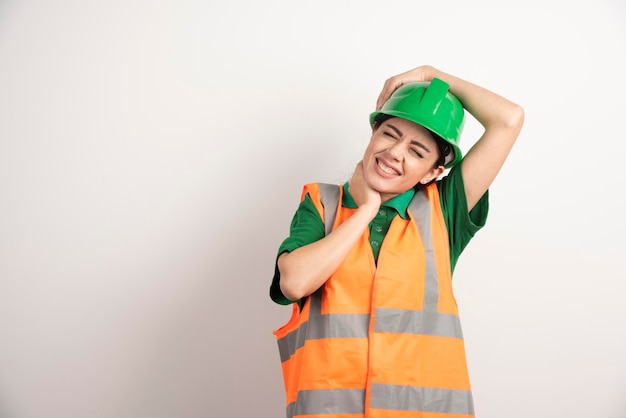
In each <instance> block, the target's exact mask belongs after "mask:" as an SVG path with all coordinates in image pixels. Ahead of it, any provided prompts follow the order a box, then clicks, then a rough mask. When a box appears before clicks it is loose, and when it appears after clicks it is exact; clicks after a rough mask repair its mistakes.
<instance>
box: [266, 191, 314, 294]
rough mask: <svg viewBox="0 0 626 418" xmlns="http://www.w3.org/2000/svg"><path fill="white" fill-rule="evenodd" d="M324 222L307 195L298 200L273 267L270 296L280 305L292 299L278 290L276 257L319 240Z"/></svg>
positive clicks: (278, 276) (278, 273) (278, 280)
mask: <svg viewBox="0 0 626 418" xmlns="http://www.w3.org/2000/svg"><path fill="white" fill-rule="evenodd" d="M324 235H325V230H324V222H323V220H322V218H321V216H320V214H319V212H318V211H317V209H316V208H315V205H314V204H313V200H311V197H310V196H309V195H308V193H307V194H306V195H305V196H304V199H302V201H301V202H300V206H298V209H297V210H296V213H295V214H294V216H293V219H292V220H291V226H290V228H289V236H288V237H287V238H286V239H285V240H284V241H283V242H282V244H281V245H280V247H279V248H278V254H277V256H276V265H275V268H274V278H273V279H272V285H271V286H270V297H271V298H272V300H273V301H274V302H276V303H278V304H281V305H289V304H291V303H293V301H291V300H289V299H287V298H286V297H285V295H283V293H282V292H281V290H280V272H279V271H278V264H277V262H278V257H280V255H281V254H282V253H285V252H291V251H294V250H296V249H298V248H300V247H304V246H305V245H308V244H311V243H313V242H315V241H319V240H320V239H322V238H324Z"/></svg>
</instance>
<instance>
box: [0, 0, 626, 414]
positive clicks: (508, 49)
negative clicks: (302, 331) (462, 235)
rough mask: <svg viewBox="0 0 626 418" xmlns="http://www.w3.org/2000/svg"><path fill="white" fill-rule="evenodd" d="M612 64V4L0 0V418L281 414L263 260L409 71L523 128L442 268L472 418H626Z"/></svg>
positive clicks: (272, 311)
mask: <svg viewBox="0 0 626 418" xmlns="http://www.w3.org/2000/svg"><path fill="white" fill-rule="evenodd" d="M505 4H506V5H505ZM625 52H626V6H625V5H624V3H623V2H622V1H620V0H582V1H578V2H575V1H574V2H572V1H520V2H516V3H513V2H499V1H495V0H494V1H487V0H478V1H460V0H459V1H454V2H451V1H448V2H446V1H429V2H425V1H424V2H420V1H371V0H369V1H339V0H336V1H328V0H317V1H315V2H299V1H287V0H282V1H264V2H255V1H252V0H248V1H228V2H226V1H223V2H217V1H200V0H198V1H190V0H157V1H140V0H123V1H122V0H110V1H99V2H97V1H79V0H67V1H58V2H46V1H42V0H40V1H36V0H33V1H17V0H3V1H1V2H0V417H2V418H74V417H76V418H144V417H145V418H166V417H167V418H200V417H215V418H230V417H232V418H240V417H255V418H257V417H258V418H276V417H282V416H284V395H283V387H282V376H281V371H280V363H279V357H278V351H277V348H276V346H275V341H274V337H273V335H272V330H274V329H275V328H278V327H279V326H280V325H282V324H283V323H284V322H285V321H286V320H287V319H288V317H289V314H290V308H288V307H281V306H278V305H274V304H273V303H272V302H271V301H270V299H269V296H268V291H269V285H270V282H271V279H272V275H273V269H274V259H275V256H276V250H277V248H278V246H279V244H280V242H281V241H282V240H283V239H284V237H285V236H286V235H287V233H288V226H289V222H290V220H291V216H292V214H293V212H294V210H295V209H296V207H297V204H298V200H299V196H300V191H301V187H302V185H303V184H304V183H307V182H310V181H326V182H341V181H344V180H346V179H347V178H348V177H349V176H350V173H351V172H352V169H353V166H354V165H355V164H356V162H357V161H358V160H359V157H360V156H361V154H362V152H363V150H364V149H365V146H366V144H367V141H368V139H369V136H368V135H369V132H368V129H369V128H368V124H367V120H368V115H369V112H371V111H372V110H373V108H374V105H375V101H376V98H377V96H378V92H379V91H380V89H381V87H382V84H383V82H384V80H385V79H386V78H387V77H389V76H392V75H394V74H397V73H400V72H403V71H405V70H408V69H410V68H413V67H415V66H417V65H420V64H431V65H434V66H436V67H439V68H441V69H442V70H444V71H447V72H450V73H453V74H455V75H458V76H460V77H463V78H466V79H468V80H471V81H473V82H475V83H478V84H480V85H483V86H485V87H487V88H489V89H492V90H494V91H497V92H498V93H501V94H502V95H504V96H506V97H508V98H510V99H512V100H513V101H515V102H518V103H520V104H521V105H522V106H523V107H524V108H525V111H526V123H525V126H524V129H523V132H522V134H521V136H520V138H519V140H518V143H517V144H516V146H515V148H514V150H513V152H512V154H511V156H510V158H509V160H508V161H507V163H506V165H505V167H504V169H503V170H502V172H501V174H500V176H499V177H498V179H497V180H496V182H495V183H494V184H493V186H492V188H491V211H490V215H489V220H488V224H487V226H486V227H485V229H484V230H482V231H481V232H480V233H479V234H478V235H477V236H476V238H475V240H474V241H473V242H472V244H470V246H469V247H468V249H467V250H466V252H465V253H464V254H463V256H462V257H461V260H460V261H459V264H458V267H457V270H456V272H455V285H456V295H457V299H458V301H459V304H460V310H461V315H462V321H463V325H464V332H465V336H466V344H467V350H468V357H469V364H470V372H471V376H472V383H473V389H474V396H475V403H476V412H477V416H478V417H482V418H491V417H498V418H500V417H507V418H517V417H519V418H522V417H524V418H526V417H535V418H554V417H567V418H578V417H580V418H583V417H584V418H587V417H593V418H624V417H626V357H625V353H626V304H625V303H624V298H625V295H626V285H625V279H626V273H625V272H624V269H623V262H624V256H626V244H625V243H624V240H623V237H624V236H625V235H626V228H625V222H624V214H625V212H626V205H625V204H624V198H623V193H624V180H625V178H624V171H623V169H622V168H621V165H622V161H623V160H624V158H625V157H624V153H625V151H626V146H625V142H626V140H625V137H626V136H625V134H624V119H625V113H626V105H625V97H626V83H625V81H624V74H626V64H625V63H624V53H625ZM479 134H480V129H478V126H477V124H476V122H475V121H474V120H472V119H469V120H468V122H467V124H466V129H465V133H464V137H463V148H464V149H465V150H467V149H468V148H469V146H470V145H471V144H472V143H473V141H474V140H475V139H476V138H477V136H478V135H479Z"/></svg>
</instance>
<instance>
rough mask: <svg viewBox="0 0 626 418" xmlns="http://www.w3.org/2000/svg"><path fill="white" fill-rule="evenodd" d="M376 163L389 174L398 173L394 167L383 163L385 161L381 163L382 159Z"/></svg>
mask: <svg viewBox="0 0 626 418" xmlns="http://www.w3.org/2000/svg"><path fill="white" fill-rule="evenodd" d="M376 164H377V165H378V167H379V168H380V169H381V170H383V171H384V172H385V173H387V174H396V172H395V171H394V170H393V169H392V168H390V167H387V166H386V165H384V164H383V163H381V162H380V161H376Z"/></svg>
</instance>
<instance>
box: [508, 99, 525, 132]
mask: <svg viewBox="0 0 626 418" xmlns="http://www.w3.org/2000/svg"><path fill="white" fill-rule="evenodd" d="M506 125H507V127H509V128H510V129H514V130H516V131H520V130H521V129H522V125H524V108H523V107H521V106H520V105H518V104H513V106H512V107H511V109H510V110H509V111H508V113H507V119H506Z"/></svg>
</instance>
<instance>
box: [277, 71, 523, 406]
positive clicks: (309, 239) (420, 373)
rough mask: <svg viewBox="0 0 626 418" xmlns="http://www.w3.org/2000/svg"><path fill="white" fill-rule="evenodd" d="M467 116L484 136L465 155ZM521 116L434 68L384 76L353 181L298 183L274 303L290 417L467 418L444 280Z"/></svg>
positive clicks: (466, 388) (453, 315)
mask: <svg viewBox="0 0 626 418" xmlns="http://www.w3.org/2000/svg"><path fill="white" fill-rule="evenodd" d="M463 109H465V110H467V111H468V112H469V113H470V114H472V115H473V116H474V117H475V118H476V120H478V122H480V123H481V124H482V125H483V127H484V128H485V130H484V133H483V135H482V136H481V138H480V139H479V140H478V141H477V142H476V143H475V144H474V146H473V147H472V148H471V150H470V151H469V152H468V153H467V155H466V156H465V157H462V155H461V150H460V148H459V146H458V142H459V137H460V132H461V129H462V125H463V113H464V110H463ZM523 119H524V113H523V110H522V108H521V107H520V106H518V105H516V104H515V103H513V102H511V101H509V100H507V99H505V98H503V97H501V96H499V95H497V94H495V93H493V92H491V91H489V90H487V89H484V88H482V87H479V86H477V85H475V84H472V83H470V82H467V81H465V80H462V79H460V78H458V77H455V76H453V75H450V74H447V73H444V72H442V71H440V70H438V69H435V68H433V67H431V66H421V67H417V68H415V69H413V70H410V71H407V72H405V73H402V74H399V75H397V76H395V77H391V78H390V79H388V80H387V81H386V83H385V85H384V87H383V90H382V92H381V93H380V96H379V98H378V102H377V110H376V111H375V112H373V113H372V114H371V115H370V123H371V126H372V136H371V138H370V142H369V145H368V147H367V148H366V150H365V153H364V155H363V159H362V161H360V162H359V163H358V165H357V167H356V169H355V172H354V174H353V175H352V177H351V179H350V180H349V182H348V183H346V184H344V185H342V186H341V187H338V188H337V191H338V195H339V196H338V197H337V198H336V200H335V201H332V198H331V197H329V196H330V195H328V194H327V191H326V190H327V189H328V187H326V186H324V185H318V184H309V185H306V186H305V187H304V190H303V193H302V201H301V204H300V207H299V208H298V210H297V212H296V214H295V216H294V218H293V221H292V224H291V229H290V236H289V237H288V238H287V239H286V240H285V241H284V242H283V243H282V244H281V247H280V249H279V252H278V258H277V263H276V273H275V276H274V279H273V282H272V286H271V288H270V295H271V297H272V299H273V300H274V301H275V302H277V303H281V304H289V303H292V302H297V304H294V307H293V314H292V317H291V319H290V320H289V322H288V323H287V324H285V325H284V326H283V327H281V328H280V329H278V330H277V331H275V335H276V336H277V339H278V343H279V349H280V355H281V361H282V366H283V375H284V380H285V388H286V395H287V402H286V403H287V416H288V417H298V416H304V415H306V416H307V417H316V416H320V417H321V416H323V417H326V418H329V417H331V416H332V417H345V418H348V417H350V418H355V417H363V416H368V417H369V416H371V417H399V416H401V417H424V418H429V417H430V418H435V417H438V418H441V417H443V416H454V417H455V418H461V417H471V416H473V415H474V411H473V404H472V397H471V390H470V383H469V377H468V373H467V365H466V363H465V350H464V345H463V339H462V333H461V329H460V322H459V319H458V310H457V305H456V301H455V299H454V295H453V292H452V286H451V279H452V272H453V270H454V266H455V264H456V261H457V260H458V257H459V256H460V254H461V252H462V251H463V249H464V248H465V246H466V245H467V243H468V242H469V241H470V239H471V238H472V237H473V235H474V234H475V233H476V232H477V231H478V230H479V229H480V228H482V226H484V223H485V220H486V217H487V211H488V188H489V185H490V184H491V182H492V181H493V180H494V178H495V177H496V175H497V173H498V171H499V170H500V168H501V167H502V164H503V163H504V161H505V159H506V158H507V156H508V154H509V151H510V150H511V148H512V146H513V144H514V142H515V140H516V139H517V137H518V135H519V132H520V130H521V127H522V124H523ZM446 168H451V170H450V172H449V174H448V175H446V176H445V177H443V178H441V179H439V177H440V176H441V175H442V174H443V173H444V170H445V169H446ZM329 212H330V213H329ZM325 223H326V224H327V226H328V228H327V227H326V225H325Z"/></svg>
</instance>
